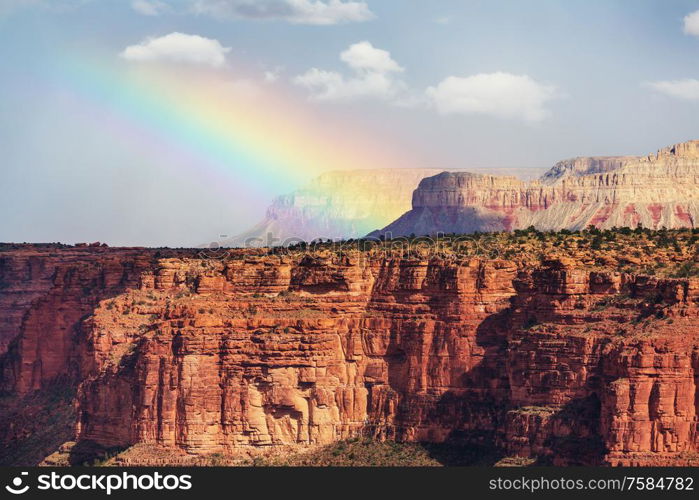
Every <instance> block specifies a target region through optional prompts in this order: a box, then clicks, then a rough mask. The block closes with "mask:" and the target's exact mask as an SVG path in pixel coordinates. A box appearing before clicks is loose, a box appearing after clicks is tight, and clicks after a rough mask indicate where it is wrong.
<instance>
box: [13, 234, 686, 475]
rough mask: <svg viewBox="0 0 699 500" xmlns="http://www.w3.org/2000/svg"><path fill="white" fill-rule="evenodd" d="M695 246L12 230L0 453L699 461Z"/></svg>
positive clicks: (436, 461)
mask: <svg viewBox="0 0 699 500" xmlns="http://www.w3.org/2000/svg"><path fill="white" fill-rule="evenodd" d="M698 243H699V230H691V229H673V230H657V231H651V230H648V229H643V228H640V227H639V228H637V229H629V228H622V229H618V228H612V229H608V230H604V231H601V230H597V229H595V228H589V229H587V230H583V231H559V232H540V231H537V230H535V229H533V228H530V229H526V230H517V231H514V232H502V233H481V234H472V235H463V236H457V235H450V236H448V237H443V238H440V239H437V240H434V239H427V238H402V239H394V240H390V241H369V240H351V241H345V242H342V243H341V244H340V243H337V242H336V243H330V242H327V243H322V244H317V245H304V244H300V245H296V246H293V247H290V248H271V249H268V248H262V249H229V250H216V251H211V250H186V249H182V250H177V249H148V248H109V247H104V246H81V247H73V246H66V245H13V244H4V245H0V311H2V314H1V315H0V390H1V391H2V392H1V397H0V410H1V411H0V463H2V464H37V463H43V464H73V465H75V464H83V463H89V464H105V465H113V464H116V465H168V464H174V465H188V464H192V465H218V464H227V465H333V464H334V465H465V464H480V465H482V464H490V465H528V464H532V463H537V464H553V465H697V464H699V431H698V429H699V427H698V426H699V421H698V419H697V414H698V410H699V307H698V304H699V259H698V258H697V252H696V250H697V244H698Z"/></svg>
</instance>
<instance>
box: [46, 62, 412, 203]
mask: <svg viewBox="0 0 699 500" xmlns="http://www.w3.org/2000/svg"><path fill="white" fill-rule="evenodd" d="M102 60H103V58H102V59H99V58H92V59H88V58H86V57H81V58H80V59H69V58H67V59H65V60H62V61H61V65H60V68H59V67H57V69H56V71H55V72H54V74H53V75H52V77H51V78H52V80H53V81H52V82H51V83H52V84H53V85H58V86H60V88H61V89H62V90H65V91H66V92H69V93H70V94H71V95H72V96H73V97H74V99H75V100H76V101H77V102H80V103H81V106H82V107H84V109H83V111H86V110H87V111H89V112H90V113H91V114H92V115H93V116H94V119H95V120H99V122H100V123H99V126H101V127H108V130H109V133H111V134H114V135H115V136H118V137H120V138H121V140H123V141H126V142H127V143H128V144H129V146H130V147H139V145H140V146H141V147H143V148H144V149H145V148H148V149H149V150H150V151H152V150H153V148H154V147H157V149H158V150H159V151H161V152H162V155H163V158H164V160H163V161H167V160H166V159H167V158H168V157H170V158H182V157H186V159H187V162H186V163H187V164H189V165H194V166H195V167H194V168H196V169H197V172H196V173H197V175H207V176H210V177H211V179H212V181H214V182H216V183H217V184H218V183H224V184H226V185H235V186H236V187H237V188H238V189H239V188H240V187H241V186H244V187H245V190H246V191H247V195H248V196H259V195H264V196H269V195H270V194H272V195H274V194H281V193H285V192H288V191H290V190H292V189H294V188H296V187H298V186H300V185H302V184H303V183H305V182H307V181H308V180H309V179H311V178H313V177H316V176H317V175H319V174H320V173H322V172H324V171H328V170H344V169H350V170H351V169H357V168H382V167H383V168H386V167H402V166H410V165H409V163H407V161H408V160H407V159H403V158H401V159H400V160H398V161H400V164H398V163H397V160H396V157H395V156H391V155H389V154H387V151H388V150H387V148H385V145H381V146H380V145H378V144H376V143H374V142H372V141H370V140H367V138H363V137H361V136H358V134H357V132H356V130H353V129H352V127H351V125H349V126H347V125H345V124H338V123H332V124H330V125H331V126H328V125H329V124H328V123H327V122H326V121H324V120H323V119H321V118H320V117H319V116H317V115H314V113H313V111H312V110H311V109H309V106H308V105H307V102H305V100H303V99H299V97H298V96H296V95H292V93H290V92H289V91H284V90H283V89H282V88H281V87H282V86H279V85H265V84H263V83H259V84H256V85H255V86H254V87H252V86H250V85H247V83H246V82H249V80H246V79H245V78H241V77H240V76H238V74H237V73H236V74H235V75H232V74H231V72H227V71H220V70H219V71H215V70H198V71H193V70H184V71H183V70H182V68H179V69H178V68H173V67H167V66H158V65H147V64H134V63H129V62H127V61H121V60H117V61H116V62H114V61H109V62H110V63H111V64H105V63H104V62H101V61H102ZM255 93H257V94H255ZM346 137H351V140H350V141H346V140H345V139H346ZM396 149H398V148H396ZM394 151H395V150H394ZM218 187H220V186H218Z"/></svg>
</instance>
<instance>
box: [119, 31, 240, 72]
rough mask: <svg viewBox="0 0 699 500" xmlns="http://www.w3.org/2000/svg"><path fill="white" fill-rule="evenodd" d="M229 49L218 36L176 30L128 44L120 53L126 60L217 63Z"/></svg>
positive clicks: (223, 59) (221, 63)
mask: <svg viewBox="0 0 699 500" xmlns="http://www.w3.org/2000/svg"><path fill="white" fill-rule="evenodd" d="M230 50H231V49H230V48H229V47H224V46H222V45H221V44H220V43H219V41H218V40H212V39H210V38H204V37H202V36H199V35H187V34H185V33H177V32H175V33H170V34H169V35H165V36H161V37H158V38H154V37H151V38H147V39H145V40H143V41H142V42H141V43H139V44H137V45H129V46H128V47H126V49H124V50H123V51H122V52H121V54H120V56H121V57H123V58H124V59H127V60H129V61H141V62H142V61H170V62H183V63H191V64H203V65H207V66H213V67H220V66H222V65H223V64H224V63H225V61H226V53H227V52H229V51H230Z"/></svg>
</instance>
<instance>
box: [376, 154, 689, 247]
mask: <svg viewBox="0 0 699 500" xmlns="http://www.w3.org/2000/svg"><path fill="white" fill-rule="evenodd" d="M698 216H699V141H689V142H685V143H680V144H676V145H674V146H671V147H668V148H665V149H662V150H660V151H658V153H657V154H653V155H648V156H646V157H600V158H595V157H592V158H576V159H573V160H567V161H564V162H561V163H559V164H557V165H556V166H554V167H553V168H552V169H551V170H550V171H549V172H547V173H546V174H544V175H543V176H542V177H541V178H540V179H539V180H536V181H533V182H525V181H521V180H518V179H516V178H512V177H502V176H493V175H484V174H474V173H465V172H444V173H441V174H438V175H436V176H434V177H430V178H427V179H424V180H422V181H421V182H420V185H419V186H418V188H417V189H416V190H415V192H414V194H413V201H412V210H410V211H409V212H407V213H405V214H404V215H402V216H401V217H400V218H398V219H397V220H396V221H394V222H393V223H391V224H389V225H387V226H386V227H385V228H383V229H382V230H381V231H376V232H374V233H372V235H373V236H379V235H382V234H383V235H392V236H407V235H410V234H416V235H433V234H437V233H440V232H442V233H457V234H459V233H472V232H475V231H510V230H513V229H523V228H526V227H529V226H535V227H536V228H537V229H540V230H559V229H571V230H576V229H583V228H585V227H587V226H589V225H591V224H592V225H595V226H597V227H600V228H612V227H615V226H616V227H624V226H628V227H636V226H637V225H638V224H641V225H643V226H644V227H649V228H661V227H667V228H677V227H694V226H695V221H696V220H697V217H698Z"/></svg>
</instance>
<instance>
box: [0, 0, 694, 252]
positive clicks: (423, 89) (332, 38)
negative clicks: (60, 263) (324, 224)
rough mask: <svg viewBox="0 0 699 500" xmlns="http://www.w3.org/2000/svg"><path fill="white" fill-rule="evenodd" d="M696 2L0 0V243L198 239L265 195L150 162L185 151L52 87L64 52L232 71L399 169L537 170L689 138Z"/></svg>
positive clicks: (233, 221) (259, 209)
mask: <svg viewBox="0 0 699 500" xmlns="http://www.w3.org/2000/svg"><path fill="white" fill-rule="evenodd" d="M697 11H699V0H675V1H649V0H646V1H644V0H637V1H633V2H632V1H628V0H626V1H612V0H606V1H603V0H587V1H583V0H579V1H577V0H565V1H564V0H559V1H554V0H532V1H528V2H522V1H515V0H513V1H498V0H489V1H466V0H462V1H448V0H442V1H434V2H425V1H410V0H400V1H393V0H366V1H348V0H346V1H340V0H326V1H325V2H321V1H319V0H259V1H249V0H191V1H190V0H187V1H185V0H181V1H173V2H166V1H165V0H162V1H154V0H137V1H134V2H131V1H128V0H124V1H96V0H93V1H89V0H52V1H50V2H49V1H48V0H46V1H42V0H25V1H21V0H0V151H2V160H1V163H0V171H1V172H2V180H3V182H2V184H1V185H2V188H1V189H2V193H1V195H2V196H1V198H0V211H2V214H3V216H2V218H0V241H64V242H75V241H86V240H90V241H91V240H103V241H107V242H109V243H111V244H115V245H116V244H121V245H124V244H142V245H195V244H198V243H201V242H204V241H210V240H211V239H215V237H216V235H218V234H235V233H236V232H239V231H241V230H243V229H246V228H247V227H248V226H249V225H250V223H251V222H252V221H254V220H255V219H258V218H260V217H261V216H262V215H263V213H264V207H265V206H266V205H267V204H268V203H269V201H270V200H271V198H272V197H273V196H274V195H276V194H280V193H277V192H272V191H271V190H270V191H269V192H265V191H264V190H262V191H260V192H259V193H258V194H257V195H256V196H255V198H254V199H252V200H251V199H248V198H246V199H245V200H244V202H243V198H241V196H242V194H241V193H242V191H241V192H240V193H239V192H238V191H236V190H237V189H238V190H242V189H243V188H241V187H240V186H236V182H235V179H231V180H230V183H231V185H230V186H221V185H217V186H213V187H212V185H211V183H210V182H208V181H206V180H205V179H203V178H200V177H198V176H197V175H196V169H195V168H187V166H186V165H183V166H182V168H180V169H174V170H173V169H171V168H170V167H171V165H166V164H165V163H167V162H174V163H177V162H182V163H186V162H187V161H189V160H187V159H178V158H162V157H160V158H159V157H158V155H157V154H156V151H153V152H152V154H148V152H147V151H146V153H144V150H143V147H138V148H137V147H132V146H131V145H130V144H128V143H127V142H123V141H122V142H116V141H115V140H113V138H112V137H111V136H110V132H109V130H108V129H107V128H102V127H101V126H100V125H99V121H98V122H97V123H96V122H95V120H94V119H88V118H87V117H85V116H83V115H81V114H80V113H76V112H75V108H74V104H73V103H72V101H71V98H70V89H66V88H64V87H62V85H58V84H56V80H55V78H54V76H55V75H56V74H60V73H61V72H62V66H63V65H64V64H65V61H66V60H67V59H74V60H99V61H100V64H103V65H105V66H108V67H113V70H114V72H115V73H118V72H119V71H121V68H123V67H126V66H127V65H129V64H131V65H147V64H159V63H165V64H168V65H171V66H174V67H179V66H182V67H183V68H184V67H186V71H188V72H197V71H201V72H207V71H224V70H221V68H222V67H223V66H225V71H227V72H228V73H230V74H231V75H233V77H236V71H238V68H241V69H240V72H241V73H244V75H241V76H240V79H241V80H240V81H243V80H244V81H245V82H246V85H250V86H252V87H254V86H260V87H264V86H265V85H274V86H276V87H277V88H278V89H280V90H281V91H283V92H284V93H285V95H288V96H290V99H293V100H295V102H296V104H297V105H298V106H302V107H304V109H306V110H307V111H308V113H309V114H311V115H313V116H316V117H317V118H318V119H319V120H327V121H328V123H331V122H332V123H336V122H343V123H346V124H351V129H352V131H351V132H350V134H352V135H353V134H359V135H361V136H362V138H363V140H369V141H372V142H373V143H374V144H375V145H376V147H377V148H382V147H383V148H385V149H386V150H400V151H397V153H400V154H402V155H405V156H408V157H410V158H411V162H412V164H410V165H405V166H425V167H437V168H445V169H450V168H469V167H479V168H483V167H494V168H495V167H548V166H551V165H552V164H553V163H555V162H556V161H558V160H560V159H563V158H567V157H572V156H581V155H613V154H645V153H648V152H651V151H654V150H656V149H658V148H660V147H663V146H666V145H669V144H672V143H675V142H680V141H684V140H688V139H697V138H699V118H698V117H699V14H697V15H696V16H694V17H692V13H694V12H697ZM173 33H176V34H180V35H185V37H181V38H177V37H170V38H167V37H168V35H171V34H173ZM129 47H131V49H130V50H128V48H129ZM224 49H226V50H224ZM243 67H244V70H243V69H242V68H243ZM183 71H184V70H183ZM233 77H232V78H233ZM348 141H349V139H348ZM348 144H349V142H348ZM270 147H273V144H271V145H270ZM361 166H362V165H358V167H361ZM390 166H392V167H395V166H402V165H395V164H392V165H390ZM328 168H332V165H328ZM173 171H174V172H177V174H172V172H173ZM291 187H293V186H290V188H291Z"/></svg>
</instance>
